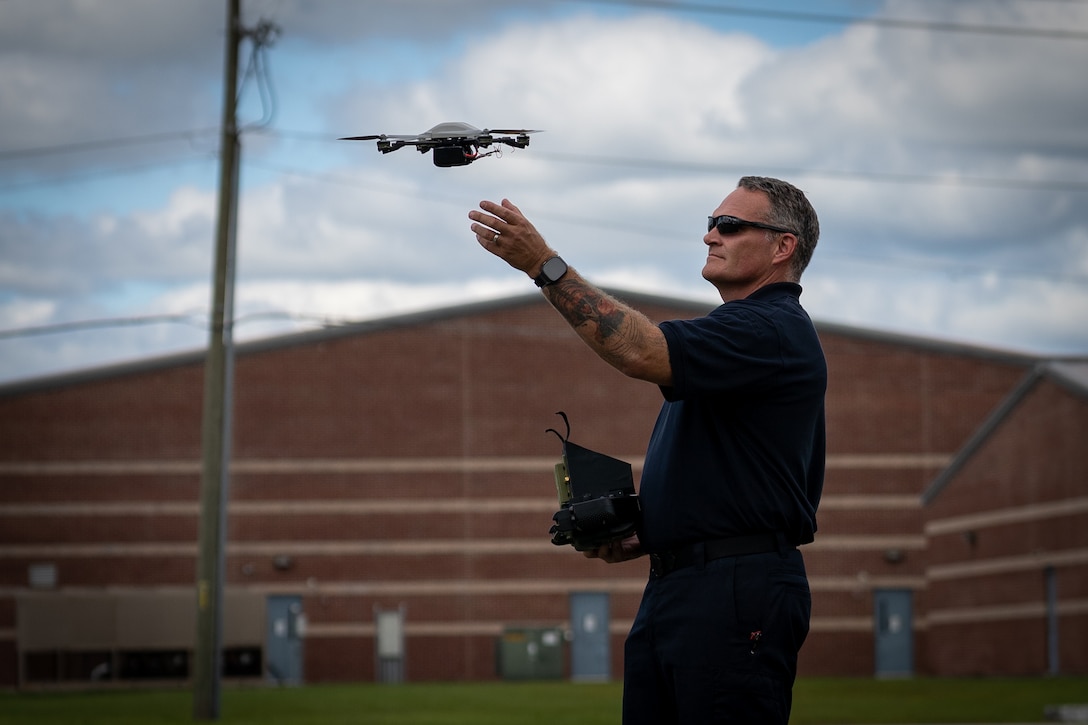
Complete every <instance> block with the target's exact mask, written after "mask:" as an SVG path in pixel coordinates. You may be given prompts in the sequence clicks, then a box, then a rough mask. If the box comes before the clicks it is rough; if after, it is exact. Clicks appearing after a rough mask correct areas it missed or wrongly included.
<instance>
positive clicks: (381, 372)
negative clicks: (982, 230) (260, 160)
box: [0, 294, 1088, 686]
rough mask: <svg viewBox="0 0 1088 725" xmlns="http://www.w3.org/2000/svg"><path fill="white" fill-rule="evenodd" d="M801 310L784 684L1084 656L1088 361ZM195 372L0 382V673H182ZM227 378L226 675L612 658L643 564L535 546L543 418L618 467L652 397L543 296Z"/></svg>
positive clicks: (578, 668) (1026, 665) (263, 353)
mask: <svg viewBox="0 0 1088 725" xmlns="http://www.w3.org/2000/svg"><path fill="white" fill-rule="evenodd" d="M622 296H624V297H626V298H627V299H629V300H631V301H632V302H633V303H634V304H635V305H636V306H638V307H639V308H640V309H642V310H643V311H645V312H646V313H647V314H648V315H649V316H650V317H651V318H653V319H658V320H660V319H668V318H678V317H692V316H695V315H698V314H701V313H703V312H705V311H706V307H705V306H702V305H694V304H692V303H688V302H681V301H677V300H671V299H664V298H656V297H647V296H643V295H633V294H622ZM818 328H819V330H820V336H821V340H822V342H823V345H824V349H825V353H826V355H827V359H828V368H829V374H830V381H829V390H828V405H827V410H828V435H829V440H828V468H827V482H826V487H825V494H824V500H823V502H822V504H821V508H820V513H819V526H820V529H819V531H818V533H817V538H816V542H815V543H814V544H812V545H810V546H808V547H806V548H805V552H806V560H807V563H808V567H809V573H810V577H811V581H812V587H813V598H814V611H813V620H812V631H811V634H810V636H809V640H808V642H807V644H806V646H805V649H804V650H803V652H802V658H801V659H802V661H801V673H802V674H807V675H817V674H819V675H871V674H876V675H881V676H890V675H903V674H912V673H917V674H934V675H943V674H1045V673H1048V672H1062V673H1066V674H1074V673H1075V674H1085V673H1088V449H1086V447H1085V445H1084V442H1085V441H1086V440H1088V363H1086V362H1084V361H1071V360H1066V361H1040V360H1037V359H1035V358H1032V357H1029V356H1024V355H1018V354H1010V353H1003V352H997V351H992V350H980V349H975V348H969V347H963V346H957V345H950V344H946V343H936V342H933V341H928V340H921V339H916V338H904V337H896V336H890V335H883V334H875V333H872V332H866V331H861V330H855V329H849V328H844V327H839V326H835V325H818ZM202 369H203V354H202V353H194V354H190V355H179V356H173V357H170V358H164V359H157V360H149V361H145V362H140V363H137V364H132V365H124V366H117V367H112V368H107V369H101V370H92V371H87V372H83V373H77V374H72V375H65V376H58V377H52V378H46V379H40V380H32V381H27V382H22V383H17V384H13V385H8V386H5V387H2V388H0V686H38V685H46V686H47V685H50V684H52V683H57V682H72V681H87V680H96V679H97V680H129V679H140V678H185V677H188V676H190V674H191V673H190V672H189V667H188V658H189V656H190V651H191V649H192V642H193V639H194V631H195V613H194V612H195V593H194V591H195V586H194V583H195V578H196V555H197V526H198V520H199V505H198V500H199V488H200V468H201V463H200V458H201V451H200V437H201V433H200V425H201V404H202V391H203V377H202ZM234 379H235V384H234V408H233V411H234V412H233V419H234V426H233V428H234V433H233V443H232V473H231V482H230V504H229V512H230V514H229V521H228V539H229V543H228V547H227V552H226V584H227V596H226V604H225V614H224V642H223V644H224V647H225V657H226V658H225V673H226V675H227V676H229V677H271V678H276V679H280V680H284V681H295V680H298V681H308V682H318V681H330V680H374V679H401V678H404V679H407V680H412V681H421V680H475V679H488V678H494V677H499V676H506V677H520V676H569V677H575V678H601V677H618V676H619V675H620V673H621V668H622V643H623V638H624V635H625V633H626V631H627V628H628V627H629V625H630V622H631V620H632V618H633V617H634V613H635V610H636V607H637V603H638V600H639V596H640V592H641V588H642V586H643V584H644V581H645V577H646V567H647V565H646V562H645V560H638V561H635V562H628V563H625V564H620V565H612V566H608V565H605V564H602V563H600V562H597V561H589V560H585V559H584V558H583V557H581V555H579V554H577V553H576V552H574V551H572V550H570V549H569V548H557V547H554V546H552V545H551V544H550V543H549V541H548V537H547V530H548V527H549V525H550V523H551V514H552V512H553V511H554V510H555V508H556V501H555V489H554V484H553V481H552V473H551V468H552V465H553V464H554V462H555V461H556V460H557V458H558V455H559V445H558V442H557V440H556V439H555V437H554V436H551V435H549V434H546V433H545V432H544V431H545V429H546V428H548V427H551V426H554V425H555V424H556V423H557V421H558V419H557V418H556V417H555V412H556V411H558V410H563V411H565V412H566V413H567V415H568V416H569V417H570V420H571V423H572V435H571V439H572V440H574V441H576V442H578V443H580V444H582V445H585V446H588V447H590V448H593V449H596V450H599V451H602V452H606V453H608V454H610V455H613V456H616V457H618V458H622V459H624V460H627V461H629V462H631V463H632V464H633V466H634V470H635V476H636V480H637V477H638V474H639V471H640V465H641V460H642V454H643V451H644V449H645V446H646V443H647V440H648V437H649V432H650V428H651V426H652V422H653V420H654V417H655V416H656V412H657V409H658V407H659V406H660V401H661V399H660V395H659V393H658V392H657V390H656V389H655V388H654V387H653V386H650V385H647V384H645V383H640V382H637V381H631V380H628V379H626V378H624V377H623V376H621V375H619V374H618V373H615V372H614V371H612V370H611V369H610V368H608V367H607V366H606V365H604V364H602V363H600V362H599V361H598V360H597V359H596V358H595V357H594V356H593V354H592V353H590V352H589V351H588V350H587V349H585V348H584V347H583V345H582V344H581V342H580V341H578V339H577V338H576V337H575V336H574V335H573V334H572V333H571V332H570V331H569V329H568V328H567V327H566V325H565V323H563V321H562V320H561V319H560V318H559V317H558V316H557V315H556V314H555V313H554V312H553V311H552V310H551V309H550V307H548V305H547V304H546V303H545V302H544V301H543V299H542V298H540V297H539V296H528V297H524V298H515V299H508V300H503V301H499V302H493V303H485V304H476V305H469V306H463V307H457V308H450V309H446V310H440V311H434V312H430V313H427V314H419V315H408V316H402V317H397V318H392V319H386V320H382V321H377V322H370V323H362V324H356V325H350V326H344V327H337V328H330V329H326V330H322V331H318V332H312V333H304V334H298V335H291V336H285V337H281V338H276V339H270V340H266V341H262V342H257V343H251V344H246V345H242V346H240V347H239V348H238V351H237V360H236V365H235V376H234ZM598 645H599V649H600V651H599V652H596V654H595V652H594V651H593V647H594V646H598Z"/></svg>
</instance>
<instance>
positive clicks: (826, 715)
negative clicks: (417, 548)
mask: <svg viewBox="0 0 1088 725" xmlns="http://www.w3.org/2000/svg"><path fill="white" fill-rule="evenodd" d="M620 692H621V687H620V685H619V684H618V683H608V684H570V683H563V682H531V683H512V682H503V683H483V684H408V685H323V686H311V687H302V688H294V689H271V688H270V689H264V688H243V689H225V690H224V692H223V695H222V701H221V705H222V707H221V716H220V719H219V722H221V723H224V725H258V724H259V725H348V724H349V723H350V724H351V725H385V724H387V723H388V724H390V725H537V724H540V725H544V724H545V723H546V724H547V725H559V724H560V723H574V724H577V725H605V724H606V723H607V724H608V725H614V724H615V723H618V722H619V713H620ZM1071 702H1088V678H1046V679H969V680H966V679H965V680H958V679H940V680H936V679H908V680H886V681H880V680H870V679H849V678H842V679H839V678H834V679H832V678H828V679H804V680H800V681H799V682H798V683H797V687H796V689H795V691H794V715H793V719H792V722H793V723H796V724H797V725H801V724H802V723H811V724H819V723H827V724H836V725H847V724H848V723H971V722H976V723H977V722H986V723H1001V722H1021V723H1023V722H1042V721H1043V720H1044V717H1043V709H1044V707H1045V706H1046V705H1048V704H1058V703H1071ZM192 722H193V716H192V695H191V694H190V692H189V691H187V690H162V691H160V690H127V691H96V692H37V693H0V725H28V724H32V725H169V724H173V723H192Z"/></svg>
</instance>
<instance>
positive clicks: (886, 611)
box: [873, 589, 914, 677]
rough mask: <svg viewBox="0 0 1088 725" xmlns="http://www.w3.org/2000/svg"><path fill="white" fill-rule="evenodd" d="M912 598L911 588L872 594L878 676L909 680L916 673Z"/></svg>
mask: <svg viewBox="0 0 1088 725" xmlns="http://www.w3.org/2000/svg"><path fill="white" fill-rule="evenodd" d="M911 597H912V594H911V591H910V590H909V589H876V590H874V591H873V612H874V614H875V622H874V624H875V628H876V632H875V633H874V636H875V640H876V658H875V659H876V676H877V677H909V676H911V675H912V674H914V624H913V621H912V606H911Z"/></svg>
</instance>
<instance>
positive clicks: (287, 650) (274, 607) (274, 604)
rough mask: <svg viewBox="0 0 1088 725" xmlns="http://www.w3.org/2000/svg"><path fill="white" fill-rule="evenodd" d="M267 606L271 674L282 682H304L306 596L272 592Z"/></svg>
mask: <svg viewBox="0 0 1088 725" xmlns="http://www.w3.org/2000/svg"><path fill="white" fill-rule="evenodd" d="M267 606H268V609H267V622H268V625H267V627H268V629H267V633H266V636H265V672H266V673H267V678H268V679H269V680H271V681H272V682H275V683H276V684H280V685H299V684H302V638H303V636H304V635H305V634H306V615H305V614H304V613H303V611H302V597H298V596H281V595H271V596H269V597H268V605H267Z"/></svg>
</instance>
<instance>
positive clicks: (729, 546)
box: [650, 533, 794, 577]
mask: <svg viewBox="0 0 1088 725" xmlns="http://www.w3.org/2000/svg"><path fill="white" fill-rule="evenodd" d="M792 548H794V546H793V545H792V544H788V543H786V538H785V537H784V536H782V535H781V534H773V533H772V534H750V535H748V536H731V537H729V538H728V539H712V540H710V541H704V542H702V543H699V544H691V545H689V546H684V547H680V548H677V549H670V550H668V551H661V552H658V553H656V554H650V575H651V576H653V577H663V576H665V575H666V574H668V573H669V572H673V571H676V570H677V569H683V568H684V567H686V566H692V565H694V564H695V562H696V561H698V559H699V549H702V559H703V561H704V562H707V561H714V560H715V559H723V558H725V557H727V556H747V555H748V554H767V553H770V552H772V551H787V550H788V549H792Z"/></svg>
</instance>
